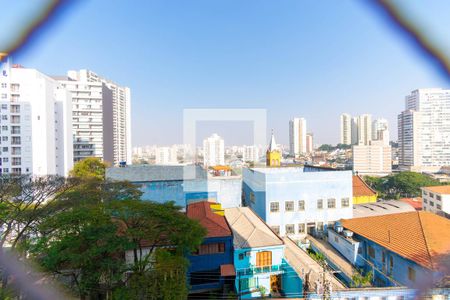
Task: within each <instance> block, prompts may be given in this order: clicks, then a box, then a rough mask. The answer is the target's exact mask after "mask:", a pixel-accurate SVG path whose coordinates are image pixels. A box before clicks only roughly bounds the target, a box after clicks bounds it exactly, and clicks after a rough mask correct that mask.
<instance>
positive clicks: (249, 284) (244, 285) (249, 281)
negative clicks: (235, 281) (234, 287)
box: [240, 277, 257, 291]
mask: <svg viewBox="0 0 450 300" xmlns="http://www.w3.org/2000/svg"><path fill="white" fill-rule="evenodd" d="M256 279H257V278H255V277H250V278H244V279H241V280H240V289H241V290H242V291H245V290H250V289H253V288H256Z"/></svg>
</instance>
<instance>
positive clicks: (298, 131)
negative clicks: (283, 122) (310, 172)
mask: <svg viewBox="0 0 450 300" xmlns="http://www.w3.org/2000/svg"><path fill="white" fill-rule="evenodd" d="M289 154H290V155H291V156H294V157H298V156H299V155H302V154H306V120H305V119H304V118H294V119H292V120H290V121H289Z"/></svg>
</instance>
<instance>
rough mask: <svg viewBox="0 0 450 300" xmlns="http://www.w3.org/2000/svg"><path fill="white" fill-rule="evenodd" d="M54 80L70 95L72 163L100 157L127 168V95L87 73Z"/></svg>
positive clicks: (128, 124) (128, 158)
mask: <svg viewBox="0 0 450 300" xmlns="http://www.w3.org/2000/svg"><path fill="white" fill-rule="evenodd" d="M67 74H68V75H67V76H66V77H57V79H58V80H59V81H60V82H61V83H62V84H63V85H64V87H65V88H66V89H68V90H69V91H70V92H71V93H72V99H73V103H72V104H73V134H74V160H75V161H78V160H81V159H83V158H86V157H91V156H94V157H100V158H102V159H103V160H104V161H107V162H110V163H113V164H114V165H117V164H119V163H120V162H126V163H128V164H131V156H132V153H131V152H132V149H131V119H130V118H131V115H130V113H131V107H130V105H131V94H130V89H129V88H127V87H123V86H119V85H118V84H116V83H114V82H113V81H111V80H109V79H106V78H103V77H100V76H99V75H97V74H96V73H94V72H92V71H89V70H80V71H69V72H68V73H67Z"/></svg>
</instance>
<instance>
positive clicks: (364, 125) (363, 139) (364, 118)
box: [357, 114, 372, 145]
mask: <svg viewBox="0 0 450 300" xmlns="http://www.w3.org/2000/svg"><path fill="white" fill-rule="evenodd" d="M357 125H358V145H361V144H362V145H369V143H370V141H371V140H372V116H371V115H369V114H363V115H360V116H358V117H357Z"/></svg>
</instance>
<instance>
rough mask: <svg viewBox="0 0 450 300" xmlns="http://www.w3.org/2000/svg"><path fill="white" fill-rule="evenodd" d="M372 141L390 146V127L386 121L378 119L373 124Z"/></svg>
mask: <svg viewBox="0 0 450 300" xmlns="http://www.w3.org/2000/svg"><path fill="white" fill-rule="evenodd" d="M372 140H374V141H382V142H383V143H384V144H385V145H389V126H388V121H387V120H386V119H383V118H378V119H376V120H374V121H373V122H372Z"/></svg>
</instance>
